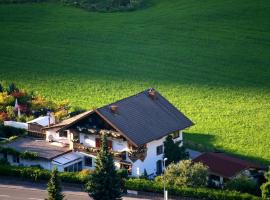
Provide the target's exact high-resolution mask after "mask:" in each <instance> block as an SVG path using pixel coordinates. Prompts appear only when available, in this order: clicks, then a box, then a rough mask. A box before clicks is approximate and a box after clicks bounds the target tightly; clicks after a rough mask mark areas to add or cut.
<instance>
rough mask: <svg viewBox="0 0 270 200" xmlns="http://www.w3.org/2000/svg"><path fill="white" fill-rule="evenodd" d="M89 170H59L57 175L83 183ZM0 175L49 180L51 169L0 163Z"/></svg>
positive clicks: (66, 179) (64, 179)
mask: <svg viewBox="0 0 270 200" xmlns="http://www.w3.org/2000/svg"><path fill="white" fill-rule="evenodd" d="M88 175H89V172H87V171H86V170H83V171H81V172H60V173H59V176H60V178H61V180H62V181H63V182H68V183H78V184H84V183H85V182H86V181H87V179H88ZM0 176H14V177H17V178H23V179H30V180H33V181H42V180H45V181H47V180H49V179H50V176H51V171H49V170H45V169H40V168H38V167H17V166H10V165H0Z"/></svg>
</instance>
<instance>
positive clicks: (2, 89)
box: [0, 83, 4, 92]
mask: <svg viewBox="0 0 270 200" xmlns="http://www.w3.org/2000/svg"><path fill="white" fill-rule="evenodd" d="M0 92H4V87H3V86H2V85H1V83H0Z"/></svg>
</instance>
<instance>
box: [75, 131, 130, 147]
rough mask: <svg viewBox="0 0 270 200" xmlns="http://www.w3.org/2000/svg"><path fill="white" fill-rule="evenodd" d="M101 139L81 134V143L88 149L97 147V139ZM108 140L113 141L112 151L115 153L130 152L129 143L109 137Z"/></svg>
mask: <svg viewBox="0 0 270 200" xmlns="http://www.w3.org/2000/svg"><path fill="white" fill-rule="evenodd" d="M97 137H98V138H99V136H97V135H90V134H84V133H80V141H79V142H80V143H81V144H83V145H85V146H87V147H96V138H97ZM108 140H111V141H112V150H113V151H120V152H121V151H128V143H127V141H124V140H123V139H116V138H110V137H108Z"/></svg>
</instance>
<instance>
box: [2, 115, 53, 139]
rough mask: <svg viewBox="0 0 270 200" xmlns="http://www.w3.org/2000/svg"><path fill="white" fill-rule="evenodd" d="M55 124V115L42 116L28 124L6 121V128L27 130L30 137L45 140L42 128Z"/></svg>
mask: <svg viewBox="0 0 270 200" xmlns="http://www.w3.org/2000/svg"><path fill="white" fill-rule="evenodd" d="M54 123H55V118H54V116H53V115H51V114H50V115H48V116H41V117H38V118H36V119H33V120H31V121H28V122H26V123H23V122H17V121H4V125H5V126H11V127H14V128H20V129H25V130H27V131H28V133H29V135H31V136H35V137H40V138H43V137H45V135H44V133H43V131H42V128H44V127H46V126H49V125H50V124H54Z"/></svg>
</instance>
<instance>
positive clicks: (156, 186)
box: [126, 179, 260, 200]
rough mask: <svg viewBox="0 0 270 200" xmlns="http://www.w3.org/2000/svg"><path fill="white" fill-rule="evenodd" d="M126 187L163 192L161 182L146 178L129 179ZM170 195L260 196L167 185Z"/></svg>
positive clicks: (252, 199) (251, 199)
mask: <svg viewBox="0 0 270 200" xmlns="http://www.w3.org/2000/svg"><path fill="white" fill-rule="evenodd" d="M126 188H127V189H130V190H137V191H144V192H157V193H163V184H162V183H161V182H156V181H149V180H145V179H129V180H127V181H126ZM167 189H168V191H169V194H170V195H175V196H180V197H189V198H198V199H207V200H259V199H260V198H259V197H256V196H253V195H250V194H247V193H240V192H236V191H223V190H214V189H208V188H187V187H175V186H171V185H170V186H167Z"/></svg>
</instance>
